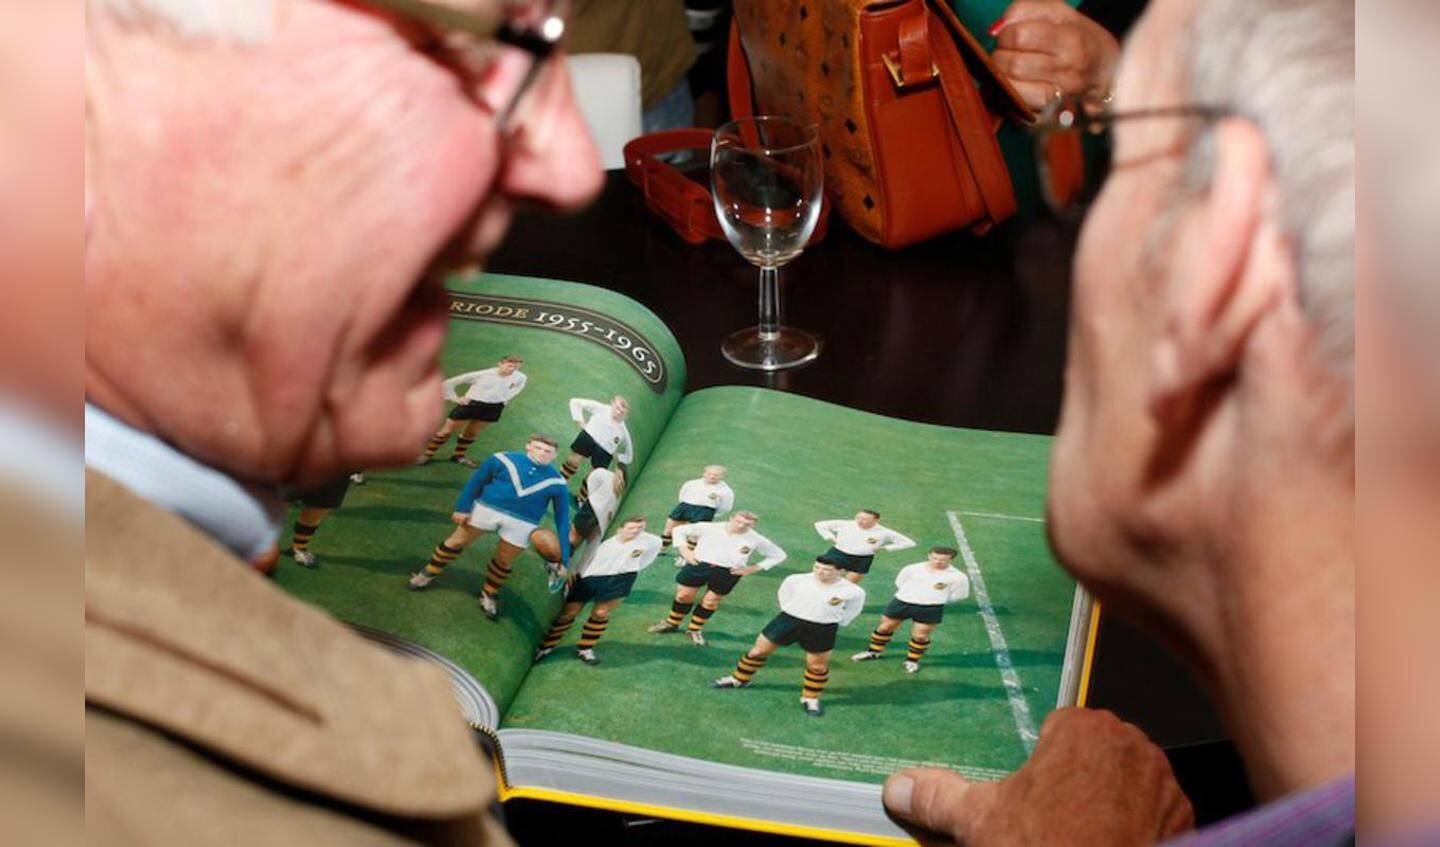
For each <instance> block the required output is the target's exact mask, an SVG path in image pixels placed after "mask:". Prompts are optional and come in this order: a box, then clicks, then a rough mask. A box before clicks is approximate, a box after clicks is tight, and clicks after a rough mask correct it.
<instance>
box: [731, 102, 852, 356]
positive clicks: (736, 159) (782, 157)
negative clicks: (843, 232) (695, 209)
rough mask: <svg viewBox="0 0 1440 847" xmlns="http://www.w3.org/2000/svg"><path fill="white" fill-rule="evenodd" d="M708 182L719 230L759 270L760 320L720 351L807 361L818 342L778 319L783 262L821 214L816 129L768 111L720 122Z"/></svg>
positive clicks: (821, 186)
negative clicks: (773, 114)
mask: <svg viewBox="0 0 1440 847" xmlns="http://www.w3.org/2000/svg"><path fill="white" fill-rule="evenodd" d="M710 183H711V195H712V196H713V197H714V199H715V214H716V217H718V218H719V220H720V228H721V229H723V230H724V231H725V236H726V238H728V239H729V241H730V244H731V245H732V246H733V247H734V248H735V250H736V251H737V252H739V253H740V255H741V256H742V257H744V258H745V260H746V261H748V262H750V263H751V264H753V265H755V266H756V267H758V268H759V269H760V320H759V323H758V325H756V326H754V327H747V328H746V329H742V330H740V331H738V332H735V333H733V334H731V335H730V336H729V337H728V338H726V339H725V342H724V343H723V344H722V345H721V348H720V349H721V352H722V353H723V354H724V356H725V358H726V359H727V360H729V361H730V362H731V363H732V364H735V365H738V366H739V367H742V368H752V369H756V370H765V371H776V370H783V369H785V368H792V367H795V366H797V365H802V364H805V363H806V362H809V361H812V360H813V359H815V357H816V356H818V355H819V354H820V342H819V340H818V339H816V338H815V336H813V335H811V334H810V333H808V332H805V331H804V330H800V329H795V328H793V327H787V326H784V325H783V324H782V323H781V312H782V310H781V301H780V268H781V267H782V266H783V265H786V264H788V263H789V262H791V261H792V260H794V259H795V257H796V256H799V255H800V253H801V252H802V251H804V249H805V245H806V243H807V242H808V241H809V240H810V236H811V235H813V234H814V232H815V225H816V224H817V223H818V222H819V219H820V204H821V198H822V195H823V192H824V176H823V173H822V170H821V158H820V139H819V136H818V134H817V133H816V132H815V128H814V127H813V126H810V125H808V124H804V123H800V122H798V121H793V120H790V119H789V118H782V117H773V116H758V117H751V118H741V119H739V120H735V121H731V122H730V123H727V124H725V125H723V126H721V127H720V128H719V129H717V130H716V131H715V137H714V140H713V142H712V143H711V147H710Z"/></svg>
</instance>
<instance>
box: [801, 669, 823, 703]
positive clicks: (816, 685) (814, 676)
mask: <svg viewBox="0 0 1440 847" xmlns="http://www.w3.org/2000/svg"><path fill="white" fill-rule="evenodd" d="M829 681H830V669H829V668H821V669H820V670H818V671H816V670H811V669H810V668H808V667H807V668H805V687H804V688H802V689H800V696H801V697H808V698H809V699H811V700H818V699H820V695H821V694H822V693H824V691H825V683H827V682H829Z"/></svg>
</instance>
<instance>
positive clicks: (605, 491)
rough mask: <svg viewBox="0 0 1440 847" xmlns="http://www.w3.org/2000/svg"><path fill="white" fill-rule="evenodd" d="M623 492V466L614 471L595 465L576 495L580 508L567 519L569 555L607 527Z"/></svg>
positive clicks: (605, 530)
mask: <svg viewBox="0 0 1440 847" xmlns="http://www.w3.org/2000/svg"><path fill="white" fill-rule="evenodd" d="M624 494H625V466H624V465H619V466H617V467H616V468H615V470H613V471H612V470H610V469H609V468H596V469H594V470H593V471H591V472H590V475H589V476H587V477H585V483H584V484H583V485H581V486H580V491H579V493H578V494H577V499H578V500H579V508H577V509H576V510H575V517H574V518H573V519H571V521H570V550H571V553H570V555H571V556H572V557H573V556H575V555H576V553H575V551H576V550H579V549H580V548H581V547H582V546H583V545H584V544H585V542H586V541H589V540H590V539H591V538H600V537H603V536H604V535H605V533H606V532H608V531H609V530H610V523H611V522H612V521H614V520H615V513H616V511H617V510H618V509H619V508H620V498H621V497H622V496H624Z"/></svg>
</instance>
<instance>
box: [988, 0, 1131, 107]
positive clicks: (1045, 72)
mask: <svg viewBox="0 0 1440 847" xmlns="http://www.w3.org/2000/svg"><path fill="white" fill-rule="evenodd" d="M990 34H991V35H992V36H994V37H995V53H994V60H995V65H996V66H997V67H998V68H999V69H1000V70H1001V72H1002V73H1004V74H1005V75H1006V76H1007V77H1009V79H1010V81H1011V82H1012V83H1013V84H1014V85H1015V90H1016V91H1017V92H1019V94H1020V97H1021V98H1022V99H1023V100H1024V101H1025V103H1026V105H1028V106H1030V108H1032V109H1034V110H1036V111H1039V110H1041V109H1043V108H1044V107H1045V106H1046V105H1047V104H1048V103H1051V102H1053V101H1055V100H1057V99H1061V98H1064V97H1067V96H1083V95H1093V96H1103V95H1104V94H1106V93H1108V92H1109V91H1110V88H1111V86H1112V85H1113V84H1114V77H1115V69H1116V65H1117V64H1118V63H1119V59H1120V42H1119V41H1117V40H1116V39H1115V36H1113V35H1111V34H1110V33H1109V31H1108V30H1106V29H1105V28H1104V27H1102V26H1100V25H1099V24H1098V23H1096V22H1095V21H1093V20H1091V19H1090V18H1088V17H1086V16H1085V15H1083V14H1082V13H1080V12H1077V11H1075V9H1073V8H1071V7H1070V6H1069V5H1068V4H1066V3H1065V2H1063V0H1015V2H1014V3H1011V4H1010V6H1009V7H1008V8H1007V9H1006V10H1005V16H1004V17H1002V18H1001V19H1000V20H998V21H996V22H995V24H994V25H993V26H992V27H991V28H990Z"/></svg>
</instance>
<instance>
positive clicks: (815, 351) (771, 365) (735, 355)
mask: <svg viewBox="0 0 1440 847" xmlns="http://www.w3.org/2000/svg"><path fill="white" fill-rule="evenodd" d="M720 352H721V353H722V354H723V355H724V356H725V360H726V361H728V362H729V363H730V364H732V365H735V366H736V367H740V368H747V369H749V370H755V371H783V370H786V369H787V368H795V367H799V366H800V365H803V364H805V363H807V362H813V361H815V358H816V357H817V356H819V355H820V339H818V338H816V337H815V336H813V335H811V334H810V333H808V332H806V331H805V330H803V329H795V328H794V327H789V326H781V327H776V328H775V331H774V332H763V333H762V332H761V331H760V329H759V328H758V327H753V326H752V327H749V328H747V329H742V330H740V331H738V332H734V333H731V334H730V337H728V338H726V339H725V341H724V342H723V343H722V344H721V345H720Z"/></svg>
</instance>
